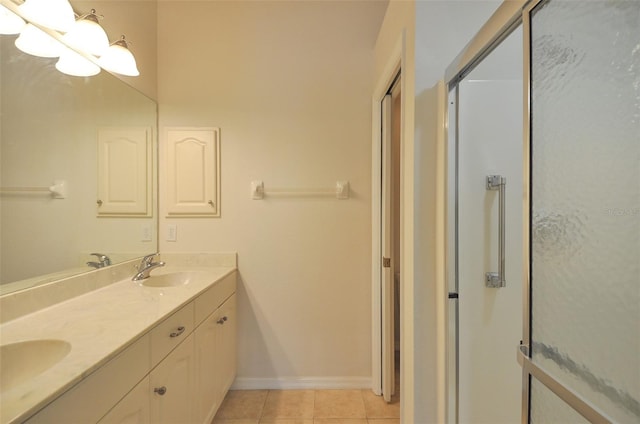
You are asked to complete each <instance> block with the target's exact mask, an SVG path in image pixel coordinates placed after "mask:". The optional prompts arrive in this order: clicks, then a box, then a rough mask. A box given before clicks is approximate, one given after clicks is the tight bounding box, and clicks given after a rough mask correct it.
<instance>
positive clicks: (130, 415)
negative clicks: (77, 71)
mask: <svg viewBox="0 0 640 424" xmlns="http://www.w3.org/2000/svg"><path fill="white" fill-rule="evenodd" d="M149 388H150V385H149V377H148V376H147V377H145V378H144V379H143V380H142V381H141V382H140V383H138V385H136V387H134V388H133V390H131V391H130V392H129V393H128V394H127V395H126V396H125V397H124V398H123V399H122V400H121V401H120V402H118V404H117V405H116V406H115V407H114V408H113V409H112V410H111V411H109V413H108V414H107V415H105V416H104V417H103V418H102V419H101V420H100V424H137V423H150V422H151V418H150V413H151V412H150V404H149V402H150V399H149V397H150V393H151V392H150V390H149Z"/></svg>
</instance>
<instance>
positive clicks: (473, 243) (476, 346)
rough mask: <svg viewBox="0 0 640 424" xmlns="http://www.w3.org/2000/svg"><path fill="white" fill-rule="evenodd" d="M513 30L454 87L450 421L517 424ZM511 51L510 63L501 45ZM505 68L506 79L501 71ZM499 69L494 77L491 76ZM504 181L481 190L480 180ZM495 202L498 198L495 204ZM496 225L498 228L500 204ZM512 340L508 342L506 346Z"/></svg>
mask: <svg viewBox="0 0 640 424" xmlns="http://www.w3.org/2000/svg"><path fill="white" fill-rule="evenodd" d="M520 40H521V31H520V30H517V31H516V32H515V33H514V34H512V35H511V36H510V37H509V38H508V39H507V40H506V41H505V42H504V43H503V44H502V45H500V46H498V48H497V49H496V50H495V51H494V52H493V53H491V55H489V56H488V57H487V58H485V59H484V61H483V62H482V63H481V64H480V65H479V66H478V67H477V68H476V69H474V70H473V71H472V72H471V74H469V75H468V76H467V78H465V79H464V80H463V81H462V82H461V83H460V84H459V87H458V90H459V92H458V128H457V129H458V243H457V246H458V275H457V278H458V296H459V317H458V318H459V334H458V343H459V344H458V355H459V356H458V364H459V367H458V379H459V387H458V395H459V398H458V400H459V403H458V420H459V422H460V423H474V424H478V423H490V424H500V423H508V424H512V423H517V422H519V421H520V419H521V415H520V407H521V391H520V390H521V383H520V379H521V370H520V367H519V365H518V363H517V361H516V344H517V341H518V340H519V339H520V335H521V333H522V228H523V214H522V172H523V170H522V146H523V142H522V140H523V137H522V113H521V110H522V104H523V102H522V80H521V78H522V67H521V65H519V64H520V63H521V59H520V58H521V54H520V53H519V52H520V50H519V49H518V47H520V46H521V41H520ZM510 46H514V54H513V57H511V59H513V60H511V59H510V58H509V56H508V54H509V51H508V49H509V47H510ZM512 63H514V64H513V65H512V66H513V67H515V69H512V73H505V69H506V68H508V67H509V66H511V65H510V64H512ZM496 69H500V70H501V71H502V72H501V73H500V74H499V75H496V74H495V70H496ZM490 175H496V176H500V178H502V179H503V181H506V185H505V192H504V193H503V195H502V196H501V193H500V191H499V190H488V189H487V176H490ZM501 197H502V198H501ZM501 201H503V202H505V203H504V205H505V206H504V214H505V215H504V218H505V219H504V227H503V228H500V222H499V214H500V202H501ZM501 231H504V235H505V236H504V280H505V286H504V287H488V286H487V284H486V273H488V272H493V273H497V272H500V268H501V267H500V263H499V248H500V246H499V245H500V238H501V237H500V233H501ZM514 340H515V341H516V343H514Z"/></svg>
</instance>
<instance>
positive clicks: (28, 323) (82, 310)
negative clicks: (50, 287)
mask: <svg viewBox="0 0 640 424" xmlns="http://www.w3.org/2000/svg"><path fill="white" fill-rule="evenodd" d="M167 262H168V261H167ZM181 262H182V263H181V264H179V265H175V266H172V265H171V264H170V263H168V264H167V266H165V267H163V268H159V269H156V270H154V271H152V273H151V275H152V276H153V275H161V274H168V273H174V272H185V271H187V272H193V271H197V273H196V274H194V275H195V278H192V279H191V280H190V281H189V283H188V284H185V285H181V286H176V287H147V286H144V285H142V284H139V283H138V282H133V281H131V278H127V279H124V280H121V281H117V282H115V283H113V284H110V285H108V286H106V287H103V288H100V289H98V290H94V291H91V292H88V293H86V294H83V295H81V296H78V297H74V298H72V299H69V300H66V301H64V302H62V303H58V304H56V305H53V306H50V307H47V308H44V309H42V310H39V311H37V312H34V313H31V314H28V315H25V316H22V317H20V318H17V319H14V320H12V321H9V322H6V323H4V324H2V325H1V326H0V344H2V345H6V344H10V343H16V342H22V341H28V340H38V339H48V340H51V339H57V340H64V341H66V342H68V343H70V344H71V351H70V352H69V354H68V355H67V356H66V357H64V358H63V359H62V360H61V361H60V362H58V363H57V364H55V365H54V366H53V367H51V368H49V369H48V370H46V371H45V372H43V373H41V374H39V375H37V376H35V377H33V378H31V379H30V380H28V381H26V382H24V383H22V384H19V385H16V386H14V387H12V388H11V389H9V390H6V391H3V392H2V399H1V401H0V423H3V424H4V423H14V422H21V421H23V420H25V419H26V418H28V417H30V416H31V415H33V414H34V413H35V412H37V411H38V410H39V409H41V408H42V407H44V406H45V405H47V404H48V403H49V402H51V401H52V400H54V399H55V398H56V397H57V396H59V395H61V394H62V393H64V392H65V391H66V390H68V389H69V388H71V387H72V386H73V385H74V384H76V383H78V382H79V381H80V380H82V379H83V378H84V377H86V376H87V375H89V374H90V373H92V372H93V371H95V370H96V369H98V368H99V367H100V366H102V365H103V364H105V363H106V362H107V361H109V360H110V359H111V358H113V357H114V356H115V355H116V354H118V353H119V352H121V351H123V350H124V349H125V348H126V347H127V346H129V345H130V344H131V343H133V342H134V341H135V340H136V339H137V338H139V337H140V336H142V335H143V334H145V333H146V332H147V331H149V330H150V329H151V328H153V327H154V326H155V325H156V324H158V323H159V322H160V321H162V320H163V319H164V318H166V317H168V316H169V315H171V314H172V313H173V312H175V311H176V310H178V309H179V308H180V307H181V306H183V305H185V304H187V303H188V302H190V301H191V300H193V299H194V298H195V297H197V296H198V295H199V294H200V293H202V292H203V291H204V290H206V289H207V288H209V287H210V286H212V285H213V284H215V283H216V282H218V281H220V280H221V279H222V278H223V277H225V276H227V275H228V274H229V273H231V272H233V271H234V270H235V267H234V266H215V267H204V266H191V265H185V263H184V261H181Z"/></svg>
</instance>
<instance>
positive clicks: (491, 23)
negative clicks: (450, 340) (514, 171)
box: [444, 0, 612, 424]
mask: <svg viewBox="0 0 640 424" xmlns="http://www.w3.org/2000/svg"><path fill="white" fill-rule="evenodd" d="M548 1H552V0H505V1H504V2H503V3H502V4H501V5H500V7H499V8H498V9H497V10H496V12H495V13H494V14H493V15H492V16H491V18H490V19H489V20H488V21H487V22H486V23H485V24H484V25H483V27H482V28H481V29H480V31H478V33H477V34H476V36H475V37H474V38H473V39H472V40H471V41H470V42H469V43H468V44H467V46H466V47H465V48H464V49H463V50H462V51H461V52H460V54H458V56H457V57H456V58H455V59H454V61H453V62H452V63H451V64H450V65H449V67H448V68H447V69H446V71H445V82H446V93H447V95H446V96H444V97H445V99H446V102H447V103H446V104H445V105H444V113H445V119H444V122H445V123H449V119H450V117H449V99H450V95H451V93H452V91H453V90H456V91H455V93H456V108H457V107H458V101H457V100H458V88H459V87H458V86H459V83H460V82H461V81H462V80H463V79H464V78H465V77H466V76H467V75H468V74H469V73H470V72H471V71H472V70H473V69H474V68H475V67H476V66H477V65H478V64H479V63H480V62H482V60H483V59H484V58H485V57H487V56H488V55H489V54H490V53H491V52H492V51H493V50H494V49H495V48H496V47H497V46H498V45H499V44H500V43H501V42H502V41H503V40H504V39H505V38H506V37H508V36H509V35H510V34H511V33H512V32H513V30H515V29H516V28H517V27H518V26H519V25H522V27H523V72H524V74H523V164H522V165H523V194H524V196H523V202H524V204H523V234H522V235H523V281H522V284H523V321H522V322H523V328H522V340H521V341H520V344H519V346H517V350H516V356H517V361H518V363H519V364H520V365H521V367H522V423H523V424H526V423H529V420H530V401H531V398H530V387H531V378H532V377H533V378H535V379H536V380H538V381H539V382H541V383H542V384H544V386H545V387H547V388H548V389H549V390H551V391H552V392H553V393H554V394H555V395H556V396H558V397H559V398H560V399H561V400H562V401H563V402H565V403H566V404H567V405H569V406H570V407H572V408H573V409H574V410H576V411H577V412H578V413H579V414H581V415H582V416H583V417H585V418H586V419H587V420H589V421H591V422H599V423H610V422H612V420H611V419H610V418H609V417H608V416H607V415H606V414H605V413H603V412H602V411H600V410H599V409H598V408H597V407H595V406H594V405H593V404H591V403H590V402H589V401H587V400H585V399H584V398H583V397H581V396H580V395H579V394H578V393H576V392H574V391H572V390H571V389H569V388H568V387H566V386H564V385H563V384H562V383H560V382H559V381H558V380H556V379H555V378H554V377H553V376H552V375H551V374H550V373H548V372H546V371H545V370H544V369H543V368H541V367H540V366H539V365H537V364H535V363H534V362H533V361H532V359H531V349H530V346H531V221H530V220H531V17H532V13H533V11H534V10H535V9H536V8H537V7H539V6H540V5H542V4H544V3H546V2H548ZM457 115H458V114H457V113H456V116H455V125H456V126H457V125H458V116H457ZM444 136H445V140H447V141H446V143H445V146H446V148H447V152H446V154H445V157H446V160H445V169H446V171H445V175H446V176H447V178H446V179H445V184H446V187H445V189H446V192H447V193H449V192H450V190H454V191H455V193H456V194H455V202H454V203H455V204H454V205H450V204H449V203H450V202H449V200H448V198H447V202H446V205H445V209H446V210H445V219H446V228H449V224H450V223H451V222H454V223H455V232H454V234H453V243H454V252H455V253H454V257H453V258H452V257H451V254H450V253H449V252H450V246H447V249H446V251H445V263H446V267H447V272H446V275H447V281H446V282H445V284H446V286H447V288H448V287H450V286H451V285H453V287H454V288H455V290H456V293H453V295H454V298H455V297H457V290H458V281H457V278H458V272H457V271H458V270H457V268H458V257H457V252H458V248H457V246H458V233H457V216H458V214H457V207H458V204H457V201H458V200H457V193H458V178H457V153H458V152H457V150H458V131H457V128H456V130H455V135H454V138H455V140H454V141H453V143H450V140H449V128H445V134H444ZM452 144H453V146H452ZM451 147H453V149H454V150H455V151H454V152H451V151H449V148H451ZM452 154H453V157H454V162H453V163H452V161H451V159H450V157H451V155H452ZM450 166H453V167H454V169H455V171H454V172H455V173H454V175H455V180H454V181H450V178H449V175H450V173H449V168H450ZM450 236H451V235H450V234H448V235H447V244H448V243H449V242H451V237H450ZM451 266H453V267H454V269H455V274H454V275H455V281H453V282H452V281H450V278H451V277H450V275H449V270H450V268H451ZM449 297H450V298H451V297H452V296H451V294H450V295H449ZM448 307H449V306H448V304H447V308H448ZM448 312H449V311H447V314H446V316H449V314H448ZM449 325H450V324H449ZM455 325H457V315H456V322H455ZM445 331H446V329H445ZM454 342H455V346H456V348H457V346H458V331H457V328H456V340H455V341H454ZM516 344H517V342H516V341H514V345H516ZM457 357H458V355H457V352H456V362H457ZM448 365H449V364H447V369H448ZM455 369H456V377H455V380H456V381H455V383H454V384H455V385H456V387H455V393H456V399H455V402H456V408H455V411H456V417H455V420H454V422H457V420H458V416H457V411H458V407H457V402H458V375H457V374H458V373H457V370H458V364H457V363H456V367H455ZM451 383H452V382H449V381H448V382H447V386H448V385H449V384H451ZM448 392H449V388H448V387H447V393H448ZM448 401H449V400H448ZM448 401H447V402H448ZM446 409H447V410H448V409H449V407H448V406H447V408H446ZM447 418H448V421H449V422H450V419H451V417H447Z"/></svg>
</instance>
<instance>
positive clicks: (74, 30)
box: [62, 9, 109, 56]
mask: <svg viewBox="0 0 640 424" xmlns="http://www.w3.org/2000/svg"><path fill="white" fill-rule="evenodd" d="M98 19H99V18H98V15H96V10H95V9H91V12H89V13H87V14H86V15H82V16H80V17H79V18H78V20H76V22H75V23H74V24H73V26H72V27H71V29H70V30H69V32H67V33H66V34H65V35H63V36H62V41H64V42H65V43H66V44H67V45H69V46H70V47H72V48H74V49H76V50H80V51H83V52H85V53H89V54H92V55H94V56H101V55H102V54H103V53H104V52H105V51H106V50H107V49H108V48H109V38H108V37H107V33H106V32H104V29H102V27H101V26H100V24H99V23H98Z"/></svg>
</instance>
